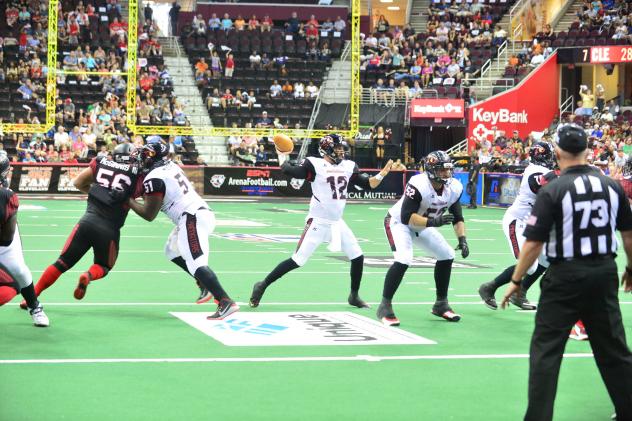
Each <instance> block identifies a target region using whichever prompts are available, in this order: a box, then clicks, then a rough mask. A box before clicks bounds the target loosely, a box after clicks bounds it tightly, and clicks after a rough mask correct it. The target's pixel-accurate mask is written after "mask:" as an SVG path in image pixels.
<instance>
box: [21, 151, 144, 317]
mask: <svg viewBox="0 0 632 421" xmlns="http://www.w3.org/2000/svg"><path fill="white" fill-rule="evenodd" d="M132 150H133V147H132V146H131V145H130V144H127V143H123V144H121V145H119V146H117V147H116V148H115V149H114V152H113V159H112V160H110V159H108V158H105V157H100V158H95V159H93V160H92V161H91V162H90V166H89V167H88V168H86V169H84V170H83V171H82V172H81V173H79V175H78V176H77V177H76V178H75V179H74V180H73V183H74V185H75V187H76V188H77V189H79V190H80V191H82V192H84V193H88V205H87V208H86V212H85V213H84V215H83V216H82V217H81V219H80V220H79V222H78V223H77V225H75V227H74V228H73V230H72V232H71V233H70V236H69V237H68V239H67V240H66V243H65V245H64V247H63V249H62V251H61V254H60V255H59V257H58V258H57V260H56V261H55V262H54V263H53V264H52V265H50V266H48V267H47V268H46V270H45V271H44V273H43V274H42V276H41V277H40V279H39V281H37V284H36V285H35V292H36V294H37V295H38V296H39V295H40V294H41V293H42V292H43V291H44V290H45V289H47V288H48V287H50V286H51V285H52V284H53V283H55V281H56V280H57V279H58V278H59V277H60V276H61V274H62V273H64V272H66V271H67V270H69V269H70V268H72V267H73V266H74V265H75V264H77V262H79V260H80V259H81V258H82V257H83V256H84V255H85V254H86V253H87V252H88V250H90V249H93V251H94V264H93V265H91V266H90V268H88V270H87V271H85V272H84V273H82V274H81V275H80V276H79V282H78V283H77V287H76V288H75V292H74V296H75V298H76V299H78V300H81V299H82V298H83V297H84V295H85V293H86V288H87V287H88V285H89V284H90V282H92V281H95V280H97V279H100V278H103V277H104V276H106V275H107V274H108V272H109V271H110V270H111V269H112V267H113V266H114V263H115V262H116V258H117V256H118V250H119V239H120V230H121V228H122V227H123V225H124V224H125V219H126V218H127V214H128V212H129V205H128V204H127V200H128V199H129V198H130V197H132V196H134V195H135V192H136V191H137V189H138V192H140V183H139V178H140V167H139V166H138V165H137V164H136V162H135V159H134V158H132ZM140 181H142V180H140ZM21 307H23V308H24V302H23V303H22V304H21Z"/></svg>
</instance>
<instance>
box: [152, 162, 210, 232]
mask: <svg viewBox="0 0 632 421" xmlns="http://www.w3.org/2000/svg"><path fill="white" fill-rule="evenodd" d="M143 194H144V195H146V196H152V195H160V196H162V197H163V202H162V208H161V209H160V210H161V211H163V212H164V213H165V214H167V216H168V217H169V218H170V219H171V220H172V221H173V223H174V224H176V225H177V224H178V221H179V220H180V218H181V217H182V214H184V213H185V212H186V213H190V214H192V215H193V214H195V212H196V211H197V210H198V209H200V208H204V209H208V206H207V205H206V202H205V201H204V199H202V198H201V197H200V195H199V194H197V193H196V191H195V190H194V189H193V186H192V185H191V182H190V181H189V179H188V178H187V176H186V175H184V172H182V169H181V168H180V167H179V166H178V164H176V163H174V162H172V161H169V162H168V163H166V164H165V165H162V166H160V167H157V168H154V169H152V170H151V171H150V172H149V173H148V174H147V176H146V177H145V181H144V182H143Z"/></svg>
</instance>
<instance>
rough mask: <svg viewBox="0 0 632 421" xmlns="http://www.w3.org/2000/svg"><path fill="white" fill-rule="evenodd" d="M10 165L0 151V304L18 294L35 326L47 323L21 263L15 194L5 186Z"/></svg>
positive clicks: (28, 274) (27, 271) (45, 325)
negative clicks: (22, 298)
mask: <svg viewBox="0 0 632 421" xmlns="http://www.w3.org/2000/svg"><path fill="white" fill-rule="evenodd" d="M10 169H11V164H10V162H9V158H8V157H7V155H6V154H4V153H2V154H0V306H2V305H4V304H6V303H8V302H9V301H11V299H13V297H15V296H16V295H17V294H18V293H21V294H22V296H23V297H24V300H25V301H26V307H27V308H28V310H29V313H30V315H31V317H32V318H33V324H34V325H35V326H39V327H47V326H48V325H49V320H48V317H46V313H44V309H43V307H42V306H41V305H40V303H39V301H38V300H37V295H36V294H35V287H34V286H33V278H32V277H31V271H30V270H29V268H28V267H27V266H26V263H25V262H24V256H23V254H22V242H21V240H20V233H19V231H18V222H17V220H18V208H19V207H20V203H19V200H18V196H17V195H16V194H15V193H14V192H13V191H11V190H10V189H9V188H8V182H7V176H8V175H9V170H10Z"/></svg>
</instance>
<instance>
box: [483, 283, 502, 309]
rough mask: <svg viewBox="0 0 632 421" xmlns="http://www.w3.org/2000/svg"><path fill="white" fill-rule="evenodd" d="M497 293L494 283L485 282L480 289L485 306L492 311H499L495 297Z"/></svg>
mask: <svg viewBox="0 0 632 421" xmlns="http://www.w3.org/2000/svg"><path fill="white" fill-rule="evenodd" d="M495 292H496V288H494V283H493V282H485V283H484V284H481V286H480V287H479V288H478V295H480V296H481V299H482V300H483V302H484V303H485V305H486V306H487V307H489V308H491V309H492V310H498V304H497V303H496V298H495V297H494V293H495Z"/></svg>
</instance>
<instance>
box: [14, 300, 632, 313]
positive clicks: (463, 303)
mask: <svg viewBox="0 0 632 421" xmlns="http://www.w3.org/2000/svg"><path fill="white" fill-rule="evenodd" d="M434 303H435V302H434V301H409V302H394V303H393V305H396V306H421V305H433V304H434ZM531 303H532V304H536V305H537V304H538V303H537V301H532V302H531ZM18 304H19V303H18V302H17V301H16V302H13V303H7V304H5V305H6V306H17V305H18ZM43 304H44V306H46V307H53V306H55V307H141V306H142V307H173V306H199V308H205V307H203V305H201V304H196V303H194V302H191V301H187V302H179V303H90V302H68V303H55V302H45V303H43ZM237 304H238V305H240V306H244V308H247V307H248V303H245V302H238V303H237ZM367 304H370V305H379V304H380V303H379V302H378V301H374V302H367ZM450 304H453V305H458V306H468V305H476V306H479V305H483V302H482V301H450ZM619 304H621V305H629V304H632V301H619ZM261 305H262V306H264V307H265V306H348V305H349V303H347V302H342V301H340V302H334V301H331V302H327V301H323V302H317V303H303V302H286V303H280V302H277V303H267V302H262V303H261ZM515 312H516V313H535V312H534V311H525V310H515Z"/></svg>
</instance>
